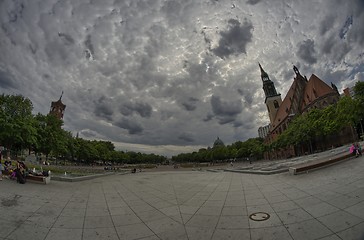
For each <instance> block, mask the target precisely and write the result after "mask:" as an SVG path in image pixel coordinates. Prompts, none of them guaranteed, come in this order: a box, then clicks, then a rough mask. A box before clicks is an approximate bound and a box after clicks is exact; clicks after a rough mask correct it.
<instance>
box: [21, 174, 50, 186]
mask: <svg viewBox="0 0 364 240" xmlns="http://www.w3.org/2000/svg"><path fill="white" fill-rule="evenodd" d="M26 179H27V181H30V182H34V183H42V184H49V183H50V182H51V177H50V176H48V177H46V176H36V175H31V174H29V175H28V176H27V177H26Z"/></svg>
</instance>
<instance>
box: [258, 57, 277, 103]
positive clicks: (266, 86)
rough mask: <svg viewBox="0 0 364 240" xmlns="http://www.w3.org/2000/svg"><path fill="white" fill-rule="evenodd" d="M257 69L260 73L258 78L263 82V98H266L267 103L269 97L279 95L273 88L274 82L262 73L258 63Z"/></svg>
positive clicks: (262, 70)
mask: <svg viewBox="0 0 364 240" xmlns="http://www.w3.org/2000/svg"><path fill="white" fill-rule="evenodd" d="M259 68H260V73H261V75H260V76H261V78H262V81H263V90H264V93H265V98H266V100H265V101H267V98H269V97H274V96H277V95H280V94H278V93H277V90H276V88H275V86H274V82H273V81H271V80H270V79H269V76H268V74H267V73H266V72H265V71H264V69H263V68H262V66H261V65H260V63H259Z"/></svg>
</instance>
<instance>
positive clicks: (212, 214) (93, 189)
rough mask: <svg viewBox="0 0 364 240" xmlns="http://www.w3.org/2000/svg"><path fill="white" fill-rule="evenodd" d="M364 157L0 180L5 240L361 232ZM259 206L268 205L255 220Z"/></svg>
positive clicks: (357, 235)
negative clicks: (302, 165) (321, 164)
mask: <svg viewBox="0 0 364 240" xmlns="http://www.w3.org/2000/svg"><path fill="white" fill-rule="evenodd" d="M363 171H364V157H360V158H356V159H352V160H350V161H345V162H342V163H340V164H337V165H334V166H331V167H329V168H324V169H320V170H318V171H314V172H310V173H308V174H301V175H296V176H293V175H290V174H289V173H281V174H276V175H254V174H241V173H234V172H223V171H219V172H209V171H168V172H167V171H166V172H141V173H137V174H126V175H125V174H124V175H112V176H106V177H102V178H97V179H93V180H87V181H83V182H75V183H70V182H58V181H52V182H51V184H49V185H40V184H32V183H27V184H24V185H21V184H17V183H16V182H14V181H11V180H3V181H1V182H0V189H1V190H0V239H7V240H10V239H12V240H16V239H27V240H28V239H32V240H38V239H42V240H43V239H46V240H48V239H49V240H58V239H62V240H64V239H72V240H78V239H87V240H93V239H100V240H104V239H115V240H116V239H127V240H129V239H142V240H154V239H173V240H182V239H183V240H184V239H189V240H195V239H197V240H204V239H207V240H210V239H213V240H215V239H218V240H220V239H239V240H240V239H249V240H250V239H251V240H258V239H269V240H272V239H279V240H284V239H295V240H299V239H302V240H308V239H322V240H324V239H345V240H355V239H358V240H363V239H364V174H363ZM256 212H264V213H267V214H269V218H268V219H267V220H265V221H253V220H251V219H250V218H249V216H250V215H251V214H253V213H256Z"/></svg>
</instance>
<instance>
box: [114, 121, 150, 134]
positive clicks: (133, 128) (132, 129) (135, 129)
mask: <svg viewBox="0 0 364 240" xmlns="http://www.w3.org/2000/svg"><path fill="white" fill-rule="evenodd" d="M115 125H116V126H117V127H119V128H122V129H125V130H127V131H128V133H129V134H131V135H134V134H140V133H142V132H143V127H142V126H141V125H140V124H139V123H137V122H136V121H133V120H131V119H127V118H122V119H121V120H120V121H117V122H115Z"/></svg>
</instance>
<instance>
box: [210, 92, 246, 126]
mask: <svg viewBox="0 0 364 240" xmlns="http://www.w3.org/2000/svg"><path fill="white" fill-rule="evenodd" d="M211 107H212V111H213V112H214V114H215V115H216V116H217V117H218V118H219V123H220V124H226V123H230V122H233V121H234V120H235V118H236V116H237V115H238V114H240V113H241V112H242V111H243V107H242V104H241V101H240V100H236V101H231V102H227V101H223V100H221V98H220V97H218V96H212V97H211Z"/></svg>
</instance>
